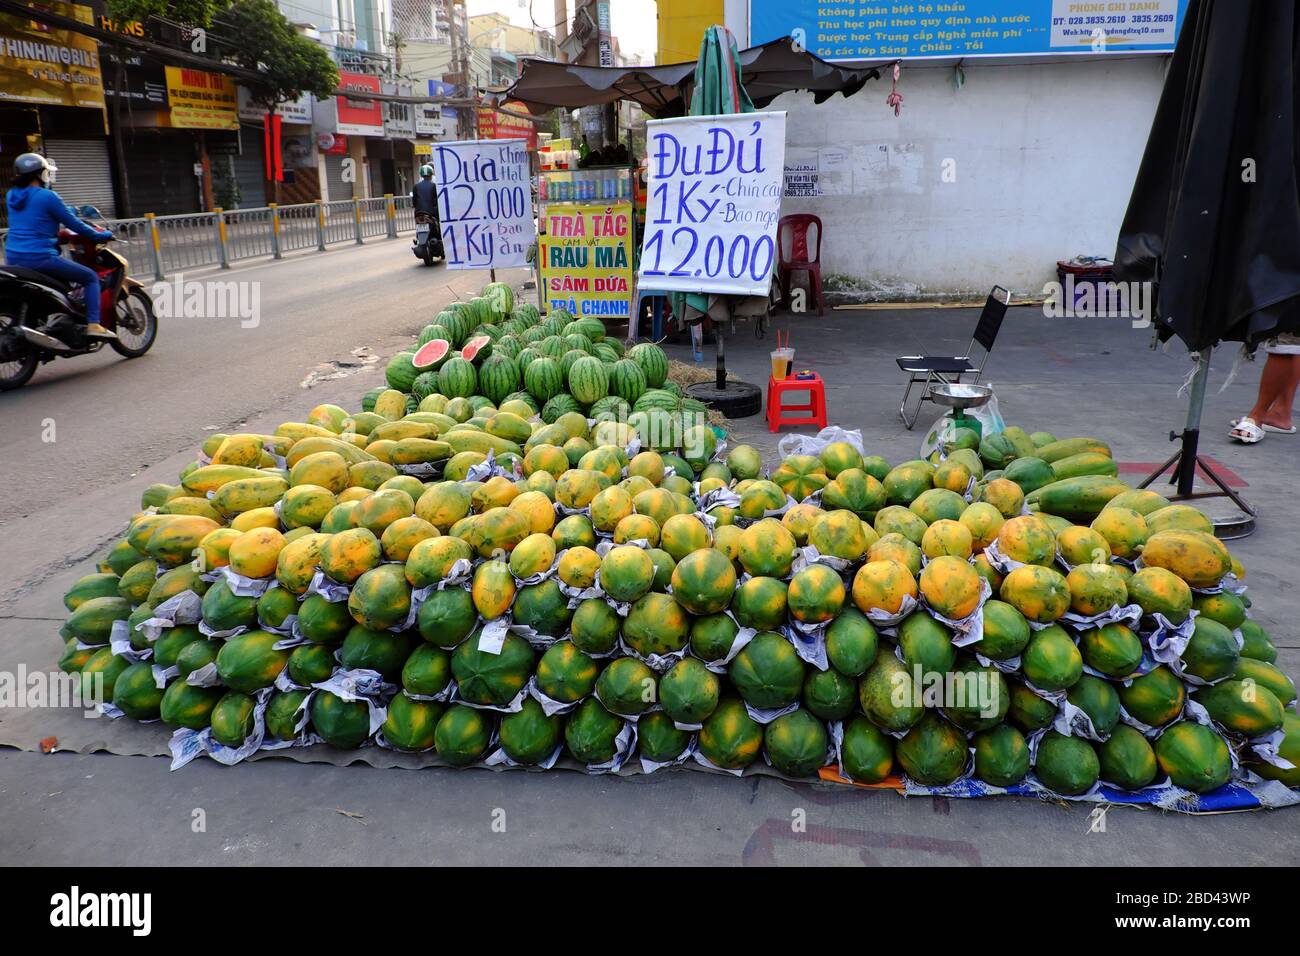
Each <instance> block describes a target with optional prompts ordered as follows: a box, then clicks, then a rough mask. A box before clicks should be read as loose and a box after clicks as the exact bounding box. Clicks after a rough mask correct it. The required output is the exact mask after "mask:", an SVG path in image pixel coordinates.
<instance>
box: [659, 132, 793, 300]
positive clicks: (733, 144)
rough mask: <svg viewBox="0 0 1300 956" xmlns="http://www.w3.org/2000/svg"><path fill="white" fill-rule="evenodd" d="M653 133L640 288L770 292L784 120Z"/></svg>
mask: <svg viewBox="0 0 1300 956" xmlns="http://www.w3.org/2000/svg"><path fill="white" fill-rule="evenodd" d="M646 136H647V152H648V154H649V178H648V182H647V200H646V226H645V238H644V241H643V243H642V246H641V270H640V279H641V283H642V284H643V285H644V286H645V287H646V288H650V289H662V290H666V291H674V292H715V293H719V294H730V295H766V294H767V291H768V283H769V280H770V277H771V275H772V267H773V265H774V264H775V262H776V227H777V222H778V220H779V219H780V216H781V190H782V178H783V175H784V171H785V113H784V112H768V113H737V114H734V115H727V116H684V117H680V118H678V119H667V120H650V121H649V122H648V123H647V124H646Z"/></svg>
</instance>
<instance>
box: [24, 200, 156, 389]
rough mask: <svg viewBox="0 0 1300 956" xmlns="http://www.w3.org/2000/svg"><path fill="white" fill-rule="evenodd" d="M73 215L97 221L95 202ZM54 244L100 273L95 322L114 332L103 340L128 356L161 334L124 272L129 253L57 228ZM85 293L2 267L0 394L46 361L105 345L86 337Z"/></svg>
mask: <svg viewBox="0 0 1300 956" xmlns="http://www.w3.org/2000/svg"><path fill="white" fill-rule="evenodd" d="M77 213H78V215H80V216H81V218H82V219H84V220H86V221H87V222H91V223H92V224H96V223H95V220H99V219H101V218H102V217H101V215H100V212H99V210H98V209H96V208H95V207H94V206H82V207H81V208H80V209H78V210H77ZM96 225H97V228H100V229H103V226H102V225H98V224H96ZM59 241H60V242H66V243H68V244H69V245H70V248H71V249H72V258H73V259H74V260H75V261H76V262H79V263H81V264H82V265H84V266H88V267H90V268H92V269H94V270H95V271H96V272H97V273H99V284H100V305H99V311H100V320H99V321H100V324H101V325H103V326H104V327H105V328H106V329H111V330H113V331H114V332H116V333H117V338H116V339H113V340H109V341H108V344H109V345H111V346H112V347H113V350H114V351H115V352H117V353H118V354H119V355H122V356H125V357H126V358H138V357H139V356H141V355H144V353H145V352H148V351H149V349H150V348H151V347H152V346H153V343H154V339H155V338H156V337H157V335H158V319H157V316H155V315H154V310H153V299H152V298H151V297H150V296H149V293H148V292H147V291H145V288H144V286H143V285H142V284H141V283H140V281H139V280H137V279H133V278H131V277H130V276H129V275H127V266H128V263H127V260H126V258H125V257H123V256H121V255H119V254H118V253H117V252H115V251H113V250H112V249H110V248H108V246H107V244H106V243H105V242H99V241H97V240H95V239H91V238H88V237H85V236H81V235H78V234H76V233H74V232H71V231H70V230H60V232H59ZM83 291H84V290H83V289H82V288H81V287H80V286H77V285H74V284H71V283H67V282H63V281H61V280H59V279H55V278H52V277H51V276H47V275H45V274H44V273H41V272H37V271H35V270H34V269H25V268H22V267H21V266H9V265H0V391H8V390H9V389H14V388H19V387H20V386H22V385H25V384H27V381H28V380H29V379H30V378H31V377H32V375H34V374H35V373H36V369H37V367H38V366H40V365H43V364H44V363H46V362H51V361H53V360H54V359H56V358H72V357H74V356H77V355H89V354H91V353H94V352H98V351H99V350H100V348H102V347H103V345H104V344H105V343H104V341H103V340H101V339H92V338H89V337H87V335H86V334H85V327H86V320H85V315H86V309H85V301H84V295H83Z"/></svg>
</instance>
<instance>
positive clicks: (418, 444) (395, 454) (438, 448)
mask: <svg viewBox="0 0 1300 956" xmlns="http://www.w3.org/2000/svg"><path fill="white" fill-rule="evenodd" d="M393 424H394V425H397V424H400V422H394V423H393ZM450 457H451V446H450V445H448V444H447V443H446V442H445V441H434V440H433V439H432V438H419V437H415V438H400V439H398V440H397V441H395V442H393V447H392V448H390V449H389V450H388V458H389V460H390V461H391V462H392V463H393V464H394V465H418V464H423V463H425V462H429V461H442V460H443V459H445V458H450Z"/></svg>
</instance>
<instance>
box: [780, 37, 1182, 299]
mask: <svg viewBox="0 0 1300 956" xmlns="http://www.w3.org/2000/svg"><path fill="white" fill-rule="evenodd" d="M1165 63H1166V58H1165V57H1163V56H1150V57H1139V58H1133V59H1124V60H1120V59H1104V60H1094V59H1092V58H1088V59H1087V60H1086V61H1084V60H1082V59H1072V58H1064V57H1063V58H1061V59H1059V60H1057V61H1054V62H1052V63H1050V64H1041V65H983V64H980V63H978V62H976V63H969V61H968V65H967V66H966V67H965V74H966V78H965V85H964V86H963V87H962V88H961V89H960V90H958V89H956V88H955V87H954V84H953V71H952V69H951V68H946V67H945V68H925V67H923V66H920V65H918V66H917V67H915V68H908V67H904V70H903V74H902V78H901V80H900V83H899V89H900V92H902V94H903V96H904V100H903V111H902V115H901V116H899V117H897V118H896V117H895V116H894V114H893V111H892V110H891V109H889V108H888V107H886V106H885V103H884V99H885V96H886V95H887V94H888V93H889V88H890V84H889V79H888V71H887V70H886V69H882V71H881V72H882V74H883V77H882V79H881V80H879V81H873V82H871V83H868V84H867V86H866V87H865V88H864V89H863V90H862V91H860V92H859V93H857V94H856V95H855V96H852V97H850V98H849V99H847V100H845V99H843V98H842V97H839V96H836V97H834V98H832V99H830V100H828V101H827V102H825V103H823V104H821V105H820V106H817V105H814V104H813V101H812V97H811V96H810V95H808V94H804V93H789V94H786V95H785V96H782V97H780V98H779V99H777V100H776V101H775V102H774V103H773V104H772V105H771V106H770V107H769V109H785V110H787V111H788V112H789V119H788V128H787V134H786V152H787V162H789V160H790V159H791V158H797V157H798V156H800V155H803V156H805V157H807V156H810V155H811V154H812V153H811V151H813V150H820V149H821V148H822V147H826V148H829V149H830V152H826V151H822V152H820V155H819V159H820V161H821V166H822V169H821V176H822V178H823V181H824V183H825V188H826V189H827V190H828V191H836V192H837V194H835V195H825V196H821V197H818V198H787V199H785V200H784V201H783V203H782V212H783V213H791V212H812V213H815V214H817V215H818V216H820V217H821V219H822V222H823V223H824V225H825V229H826V239H825V242H824V243H823V246H822V276H823V279H829V278H830V277H831V276H834V277H835V279H836V284H837V285H839V286H840V287H841V288H845V287H847V288H850V289H852V290H853V291H855V292H857V293H859V294H860V295H861V296H862V297H864V298H879V299H901V298H908V299H928V298H943V297H945V296H961V295H969V294H975V295H978V296H983V294H984V293H986V292H987V291H988V290H989V288H991V287H992V286H993V285H994V284H995V283H997V284H1001V285H1004V286H1006V287H1008V288H1010V289H1011V290H1012V291H1013V293H1017V294H1019V295H1025V294H1035V293H1039V292H1041V290H1042V287H1043V283H1044V282H1047V281H1049V280H1051V279H1054V278H1055V275H1056V266H1055V263H1056V260H1058V259H1069V258H1070V257H1072V256H1074V255H1076V254H1080V253H1083V254H1089V255H1104V256H1111V255H1114V251H1115V239H1116V236H1117V234H1118V231H1119V226H1120V221H1121V219H1122V218H1123V215H1124V211H1125V209H1126V208H1127V205H1128V198H1129V193H1130V191H1131V189H1132V186H1133V179H1134V176H1135V175H1136V172H1137V166H1138V163H1139V161H1140V160H1141V156H1142V151H1143V149H1144V147H1145V145H1146V139H1147V133H1148V130H1149V128H1150V125H1151V119H1152V116H1153V115H1154V112H1155V106H1156V101H1157V99H1158V97H1159V94H1160V87H1161V84H1162V82H1163V77H1164V69H1165ZM837 160H838V161H839V165H838V167H837V169H835V170H834V171H830V170H828V169H827V166H828V162H829V164H831V165H834V164H835V163H836V161H837ZM945 169H948V170H950V177H951V178H952V179H953V181H950V182H948V181H945V177H944V173H945ZM832 172H833V175H832Z"/></svg>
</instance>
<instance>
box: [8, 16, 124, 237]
mask: <svg viewBox="0 0 1300 956" xmlns="http://www.w3.org/2000/svg"><path fill="white" fill-rule="evenodd" d="M47 6H48V8H49V9H50V10H52V11H53V12H55V13H58V14H61V15H63V16H68V17H74V18H75V19H77V20H79V21H81V22H83V23H87V24H89V23H91V22H92V15H91V11H90V8H89V7H85V6H82V5H80V4H72V3H62V2H58V0H54V2H50V3H49V4H47ZM104 102H105V101H104V86H103V81H102V79H101V72H100V56H99V49H98V46H97V44H96V43H95V41H94V40H93V39H91V38H89V37H85V36H82V35H80V34H78V33H74V32H72V31H71V30H61V29H57V28H50V27H48V26H47V25H45V24H38V23H36V22H35V21H33V20H30V19H27V18H25V17H20V16H15V15H11V14H0V156H3V157H4V162H3V163H0V166H2V167H3V168H2V170H0V183H6V182H7V181H8V177H9V168H10V165H11V162H12V159H13V157H15V156H17V155H18V154H19V153H24V152H28V151H30V150H38V151H41V152H44V153H45V154H46V155H47V156H49V157H50V158H51V159H52V160H54V162H55V164H56V165H57V166H59V167H60V170H59V175H58V177H57V184H56V188H57V189H58V191H59V193H60V194H61V195H62V196H63V197H64V199H66V200H67V201H68V202H69V203H72V204H85V203H91V204H94V205H96V206H98V207H99V209H100V211H101V212H103V213H105V214H106V215H112V214H113V213H114V211H115V203H114V195H113V177H112V164H111V161H110V159H109V149H108V139H107V133H108V130H107V126H106V123H105V114H104ZM3 216H4V213H3V211H2V210H0V220H2V219H3ZM3 224H4V223H3V221H0V226H3Z"/></svg>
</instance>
